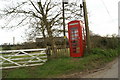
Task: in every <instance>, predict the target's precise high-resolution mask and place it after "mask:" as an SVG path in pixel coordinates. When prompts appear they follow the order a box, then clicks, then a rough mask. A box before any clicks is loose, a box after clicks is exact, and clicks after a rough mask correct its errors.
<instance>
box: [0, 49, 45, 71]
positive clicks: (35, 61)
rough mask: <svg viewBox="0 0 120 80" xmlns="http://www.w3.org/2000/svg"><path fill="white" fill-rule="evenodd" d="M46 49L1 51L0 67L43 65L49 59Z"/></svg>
mask: <svg viewBox="0 0 120 80" xmlns="http://www.w3.org/2000/svg"><path fill="white" fill-rule="evenodd" d="M45 51H46V49H45V48H44V49H24V50H8V51H0V69H7V68H16V67H26V66H36V65H42V64H44V63H45V62H46V61H47V55H46V52H45Z"/></svg>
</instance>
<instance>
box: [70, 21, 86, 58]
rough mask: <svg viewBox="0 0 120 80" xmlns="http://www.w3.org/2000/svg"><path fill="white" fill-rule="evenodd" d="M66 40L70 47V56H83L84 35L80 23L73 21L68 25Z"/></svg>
mask: <svg viewBox="0 0 120 80" xmlns="http://www.w3.org/2000/svg"><path fill="white" fill-rule="evenodd" d="M68 38H69V46H70V56H71V57H81V56H83V52H84V48H85V33H84V27H83V23H82V21H79V20H75V21H71V22H69V23H68Z"/></svg>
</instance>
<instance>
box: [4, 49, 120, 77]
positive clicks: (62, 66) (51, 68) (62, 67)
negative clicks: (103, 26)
mask: <svg viewBox="0 0 120 80" xmlns="http://www.w3.org/2000/svg"><path fill="white" fill-rule="evenodd" d="M118 51H120V50H118V49H114V50H112V49H107V50H102V49H98V48H96V49H93V50H92V51H91V54H86V55H84V57H82V58H70V57H62V58H59V59H52V60H50V61H48V62H47V63H45V64H44V65H42V66H35V67H25V68H16V69H8V70H3V78H50V77H52V78H53V77H57V76H60V75H64V74H70V73H73V72H81V71H84V70H91V69H95V68H99V67H100V66H104V64H106V63H108V62H110V61H112V60H113V59H115V58H116V57H117V56H118V53H119V52H118Z"/></svg>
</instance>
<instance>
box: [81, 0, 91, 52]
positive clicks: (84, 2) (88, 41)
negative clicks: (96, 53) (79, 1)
mask: <svg viewBox="0 0 120 80" xmlns="http://www.w3.org/2000/svg"><path fill="white" fill-rule="evenodd" d="M83 12H84V20H85V30H86V42H87V53H89V52H90V48H91V46H90V35H89V26H88V16H87V7H86V0H83Z"/></svg>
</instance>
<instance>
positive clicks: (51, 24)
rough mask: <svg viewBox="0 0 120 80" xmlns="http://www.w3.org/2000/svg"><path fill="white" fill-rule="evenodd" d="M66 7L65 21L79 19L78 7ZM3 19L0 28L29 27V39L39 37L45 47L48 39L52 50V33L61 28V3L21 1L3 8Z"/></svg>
mask: <svg viewBox="0 0 120 80" xmlns="http://www.w3.org/2000/svg"><path fill="white" fill-rule="evenodd" d="M65 7H66V9H65V10H66V12H67V13H66V19H68V20H70V19H73V18H74V19H76V18H77V19H78V18H81V15H80V9H79V6H78V5H77V4H76V3H71V4H68V5H66V6H65ZM2 11H3V13H2V14H1V15H2V16H3V19H6V23H5V25H4V26H3V27H2V28H10V29H11V28H17V27H22V26H29V27H28V32H29V36H31V38H33V37H35V36H37V35H41V36H43V38H44V41H45V45H46V37H49V41H50V43H51V46H52V47H53V49H54V46H55V42H54V36H55V35H54V34H53V33H54V31H58V32H61V30H58V29H60V28H59V27H61V26H62V14H61V13H62V8H61V3H59V2H57V3H54V4H53V2H52V1H51V0H46V1H43V2H38V1H35V0H34V1H32V0H23V1H19V2H16V4H14V5H11V6H7V7H6V8H4V9H3V10H2Z"/></svg>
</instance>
